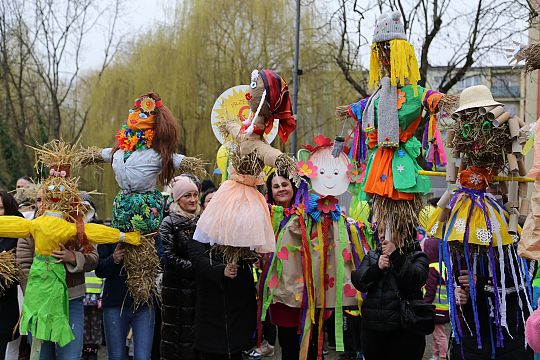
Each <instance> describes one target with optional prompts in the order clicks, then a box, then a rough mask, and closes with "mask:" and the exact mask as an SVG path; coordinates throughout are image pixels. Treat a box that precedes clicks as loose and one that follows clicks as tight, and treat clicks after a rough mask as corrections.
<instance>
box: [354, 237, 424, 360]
mask: <svg viewBox="0 0 540 360" xmlns="http://www.w3.org/2000/svg"><path fill="white" fill-rule="evenodd" d="M378 231H379V240H380V243H381V245H379V246H378V247H377V249H376V250H374V251H373V250H372V251H370V252H369V253H368V254H367V255H366V256H365V257H364V259H363V261H362V263H361V264H360V267H359V268H358V270H355V271H353V273H352V277H351V280H352V283H353V285H354V286H355V287H356V288H357V289H358V290H359V291H361V292H364V293H366V298H365V300H364V302H363V303H362V332H361V333H362V335H361V342H362V350H363V352H364V356H365V358H366V359H377V360H386V359H410V360H421V359H422V356H423V354H424V349H425V346H426V341H425V336H424V335H423V334H419V333H413V332H410V331H408V330H405V329H404V328H403V327H402V326H401V317H400V300H399V297H398V293H397V291H396V290H397V289H395V287H396V286H395V285H397V287H398V288H399V294H400V296H401V298H402V299H408V300H420V299H422V287H423V286H424V284H425V283H426V280H427V276H428V271H429V263H428V259H427V256H426V254H424V253H423V252H422V251H421V250H420V244H419V243H418V241H416V240H415V239H416V236H414V237H413V238H412V239H408V240H407V241H393V240H394V238H395V239H397V237H398V236H402V235H396V234H393V236H392V239H385V238H384V235H381V234H384V229H383V228H382V226H379V229H378ZM402 240H403V239H402ZM396 242H397V243H404V244H405V245H403V246H402V247H401V248H396V245H395V243H396Z"/></svg>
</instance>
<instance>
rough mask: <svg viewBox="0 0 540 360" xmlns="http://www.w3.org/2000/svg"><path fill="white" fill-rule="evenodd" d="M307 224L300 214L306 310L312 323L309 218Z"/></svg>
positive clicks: (312, 298)
mask: <svg viewBox="0 0 540 360" xmlns="http://www.w3.org/2000/svg"><path fill="white" fill-rule="evenodd" d="M308 221H309V224H308V225H309V226H307V227H306V222H305V218H304V215H303V214H302V215H300V231H301V232H302V249H303V253H302V256H303V262H302V266H303V269H302V271H303V273H304V284H305V288H306V291H307V299H308V304H307V306H308V310H309V319H310V321H311V322H312V323H314V322H315V307H316V304H315V284H314V283H313V273H312V271H311V269H312V266H313V263H312V260H311V247H310V244H311V241H310V240H309V237H308V232H307V229H308V228H309V229H310V228H311V220H309V217H308Z"/></svg>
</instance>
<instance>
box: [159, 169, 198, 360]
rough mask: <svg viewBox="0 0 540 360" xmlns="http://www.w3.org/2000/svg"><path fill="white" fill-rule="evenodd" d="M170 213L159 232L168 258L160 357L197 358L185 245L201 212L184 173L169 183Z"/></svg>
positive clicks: (191, 279) (191, 276) (191, 282)
mask: <svg viewBox="0 0 540 360" xmlns="http://www.w3.org/2000/svg"><path fill="white" fill-rule="evenodd" d="M172 197H173V199H174V203H172V204H171V207H170V212H169V216H167V217H166V218H165V219H163V222H162V223H161V228H160V235H161V238H162V240H163V251H164V255H165V258H166V261H167V265H166V267H165V273H164V274H163V290H162V298H163V303H162V321H163V322H162V326H161V359H186V360H190V359H198V358H199V354H198V353H197V351H196V350H195V349H194V346H193V343H194V340H195V329H194V323H195V295H196V287H195V277H194V273H193V269H192V265H191V261H190V259H189V256H188V250H187V244H188V242H190V241H192V237H193V232H194V231H195V226H196V224H197V219H198V218H199V214H200V206H199V192H198V189H197V186H196V185H195V184H194V183H193V182H192V181H191V180H190V179H189V178H188V177H187V176H177V177H176V178H175V179H174V183H173V184H172Z"/></svg>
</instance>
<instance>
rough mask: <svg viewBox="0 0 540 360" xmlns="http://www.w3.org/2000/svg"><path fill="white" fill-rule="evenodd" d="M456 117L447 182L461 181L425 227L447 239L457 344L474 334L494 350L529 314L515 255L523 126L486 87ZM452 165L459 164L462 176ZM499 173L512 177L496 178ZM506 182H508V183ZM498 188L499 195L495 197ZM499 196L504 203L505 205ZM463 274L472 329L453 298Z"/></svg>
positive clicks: (469, 94) (522, 191) (470, 95)
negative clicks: (521, 130) (463, 320)
mask: <svg viewBox="0 0 540 360" xmlns="http://www.w3.org/2000/svg"><path fill="white" fill-rule="evenodd" d="M452 118H453V119H454V123H453V125H452V127H451V128H450V129H449V130H448V132H447V146H448V147H450V148H452V156H453V158H455V164H454V161H452V162H449V166H448V167H447V181H448V182H449V183H451V186H452V183H453V182H455V181H456V179H457V188H456V189H449V190H447V192H446V193H445V194H444V195H443V196H442V197H441V200H440V201H439V203H438V208H437V210H436V211H435V212H434V214H433V216H432V218H431V221H430V224H429V225H428V229H427V230H428V232H429V233H430V235H431V236H433V237H436V238H438V239H441V240H442V242H441V245H440V250H439V252H440V256H439V258H441V259H442V260H443V261H444V264H445V266H446V269H447V271H448V274H449V276H447V278H448V279H449V280H448V282H447V284H446V286H447V293H448V300H449V301H448V303H449V307H450V318H451V324H452V328H453V336H454V341H456V342H457V344H460V342H461V339H462V338H463V337H464V335H466V336H468V337H470V336H471V335H472V336H473V337H474V338H475V341H476V346H477V347H478V349H482V348H486V347H490V346H491V349H492V351H493V352H494V353H495V351H497V350H496V349H502V348H504V346H505V344H504V340H505V339H506V338H507V337H508V336H510V337H513V336H514V335H511V334H515V331H516V329H518V328H519V327H520V326H524V324H525V318H526V316H527V315H526V314H527V313H530V311H531V306H530V299H529V297H530V294H529V292H528V291H529V290H530V288H529V283H530V278H529V274H528V271H527V270H526V264H525V262H524V261H523V260H522V259H520V258H519V257H518V256H517V242H518V240H519V230H520V229H519V227H518V217H519V210H518V209H519V208H520V206H523V204H524V202H523V201H522V202H521V204H520V197H521V198H526V197H527V183H526V182H520V183H519V185H518V181H517V180H518V177H519V175H521V176H523V175H525V174H526V172H525V166H524V163H523V159H522V158H521V150H522V145H521V142H520V139H519V137H520V127H521V125H523V124H522V123H521V120H520V119H518V118H517V117H513V116H511V115H510V114H509V113H508V112H506V111H505V110H504V107H503V105H502V104H500V103H498V102H496V101H494V100H493V97H492V95H491V92H490V90H489V89H488V88H487V87H486V86H484V85H478V86H473V87H470V88H467V89H465V90H463V92H462V93H461V96H460V106H459V108H458V109H457V110H456V112H455V113H454V114H453V115H452ZM455 165H459V173H458V174H457V177H456V166H455ZM499 173H504V174H506V175H508V176H507V177H506V178H502V179H500V178H497V175H498V174H499ZM501 180H508V183H507V185H506V184H504V183H503V182H502V181H501ZM497 182H499V183H498V185H497V184H495V183H497ZM518 187H519V190H518ZM497 188H499V189H502V190H501V192H502V193H498V194H497V193H495V194H494V193H493V191H494V190H496V189H497ZM505 189H507V190H505ZM504 192H506V194H504ZM518 194H519V196H518ZM502 196H504V197H506V199H507V201H506V204H505V205H503V204H502V202H501V200H502V199H503V197H502ZM525 206H526V205H525ZM463 274H466V276H467V279H468V284H471V285H470V287H469V290H468V296H469V297H470V303H471V305H472V313H473V316H472V319H471V318H468V319H466V320H465V321H466V322H469V321H472V324H471V323H468V325H467V327H465V326H464V325H463V323H462V322H461V320H460V319H462V318H466V316H465V315H464V314H463V312H462V309H461V307H458V305H456V298H455V296H456V295H455V290H456V288H457V287H460V288H463V286H461V285H462V284H461V283H460V282H458V277H459V276H460V275H463ZM483 284H485V286H484V285H483ZM516 290H517V291H516ZM478 291H481V294H479V293H477V292H478ZM516 297H517V300H516ZM510 301H511V302H512V304H513V306H516V307H517V306H519V310H518V311H519V314H518V313H516V312H515V311H512V310H510V309H511V308H510V307H509V308H508V311H507V304H508V303H509V302H510ZM512 309H513V308H512ZM486 318H490V319H491V321H490V322H489V323H487V324H486V323H485V322H483V321H482V320H481V319H486ZM520 323H522V324H520ZM486 325H487V327H488V329H486V328H485V326H486ZM471 329H472V330H471ZM466 333H468V334H470V335H467V334H466ZM485 334H490V335H489V336H490V340H487V341H488V342H490V344H486V343H485V342H486V335H485ZM464 346H466V344H464Z"/></svg>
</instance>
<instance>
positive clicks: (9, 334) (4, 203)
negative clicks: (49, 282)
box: [0, 191, 23, 359]
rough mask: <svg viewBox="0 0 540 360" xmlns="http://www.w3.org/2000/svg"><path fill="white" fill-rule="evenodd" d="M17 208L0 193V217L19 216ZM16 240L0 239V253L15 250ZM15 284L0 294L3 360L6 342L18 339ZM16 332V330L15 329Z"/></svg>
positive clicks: (4, 194) (0, 349) (0, 357)
mask: <svg viewBox="0 0 540 360" xmlns="http://www.w3.org/2000/svg"><path fill="white" fill-rule="evenodd" d="M18 208H19V206H18V205H17V202H16V201H15V199H14V198H13V196H12V195H11V194H10V193H8V192H5V191H0V216H3V215H8V216H20V217H23V216H22V214H21V213H20V212H19V210H18ZM17 241H18V239H9V238H0V252H3V251H12V250H15V249H16V248H17ZM17 296H18V294H17V284H16V283H15V284H11V286H10V287H8V288H7V289H5V291H4V292H2V293H0V309H2V311H1V312H0V359H4V356H5V353H6V348H7V344H8V342H10V341H12V340H15V339H16V338H18V337H19V332H18V331H14V330H15V328H16V327H17V322H18V320H19V303H18V301H17ZM17 330H18V329H17Z"/></svg>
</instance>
